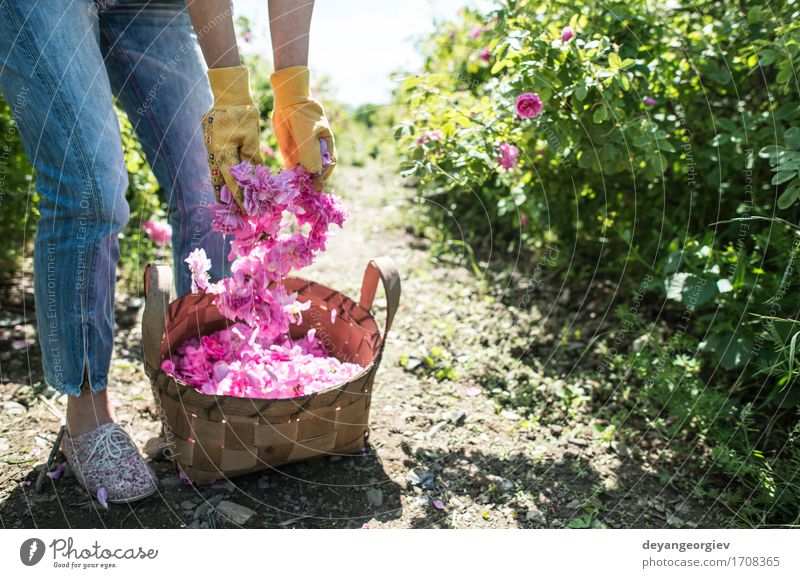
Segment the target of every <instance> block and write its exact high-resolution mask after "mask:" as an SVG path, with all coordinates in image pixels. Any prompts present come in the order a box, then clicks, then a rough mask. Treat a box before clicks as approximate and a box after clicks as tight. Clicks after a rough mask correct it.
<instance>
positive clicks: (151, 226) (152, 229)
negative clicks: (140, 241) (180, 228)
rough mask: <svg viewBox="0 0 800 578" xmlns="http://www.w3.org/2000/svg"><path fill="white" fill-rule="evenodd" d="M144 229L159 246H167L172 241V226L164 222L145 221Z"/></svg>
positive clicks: (143, 223)
mask: <svg viewBox="0 0 800 578" xmlns="http://www.w3.org/2000/svg"><path fill="white" fill-rule="evenodd" d="M142 229H143V230H144V232H145V233H147V235H148V236H149V237H150V238H151V239H153V242H154V243H156V244H157V245H166V244H167V243H169V242H170V241H171V240H172V226H171V225H170V224H169V223H165V222H164V221H152V220H151V221H143V222H142Z"/></svg>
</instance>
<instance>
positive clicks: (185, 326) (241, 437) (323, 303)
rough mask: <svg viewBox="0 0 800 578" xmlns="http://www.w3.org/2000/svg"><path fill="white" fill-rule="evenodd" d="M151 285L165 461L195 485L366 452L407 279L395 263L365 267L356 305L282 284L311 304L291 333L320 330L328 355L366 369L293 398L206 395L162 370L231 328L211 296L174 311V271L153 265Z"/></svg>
mask: <svg viewBox="0 0 800 578" xmlns="http://www.w3.org/2000/svg"><path fill="white" fill-rule="evenodd" d="M378 279H380V280H381V281H382V282H383V287H384V290H385V292H386V324H385V326H384V330H383V334H381V332H380V330H379V328H378V325H377V323H376V321H375V319H374V317H373V316H372V313H371V308H372V302H373V300H374V297H375V292H376V289H377V285H378ZM144 283H145V285H144V286H145V310H144V317H143V320H142V343H143V348H144V359H145V371H146V373H147V375H148V377H149V378H150V380H151V383H152V387H153V396H154V398H155V400H156V403H157V405H158V413H159V417H160V418H161V422H162V430H163V437H164V440H165V443H166V446H167V447H166V448H165V449H166V453H167V455H168V456H169V457H170V458H171V459H172V460H173V462H174V463H175V465H176V467H177V468H178V469H179V470H182V471H183V472H184V473H185V474H186V475H187V476H189V478H190V479H191V480H192V481H194V482H199V483H204V482H209V481H211V480H216V479H220V478H225V477H233V476H240V475H243V474H247V473H250V472H255V471H259V470H264V469H267V468H272V467H275V466H279V465H281V464H286V463H289V462H297V461H301V460H307V459H309V458H314V457H318V456H321V455H326V454H351V453H357V452H359V451H360V450H362V449H363V448H364V446H365V444H366V442H367V438H368V436H369V425H368V416H369V407H370V397H371V393H372V384H373V381H374V379H375V373H376V372H377V371H378V366H379V365H380V361H381V356H382V354H383V346H384V343H385V340H386V335H387V334H388V333H389V330H390V329H391V326H392V320H393V318H394V314H395V312H396V311H397V306H398V304H399V301H400V276H399V274H398V272H397V267H396V265H395V263H394V261H393V260H392V259H391V258H390V257H380V258H378V259H375V260H373V261H370V263H369V264H368V265H367V269H366V271H365V273H364V280H363V283H362V286H361V296H360V299H359V302H358V303H356V302H355V301H353V300H352V299H350V298H349V297H347V296H346V295H343V294H342V293H339V292H338V291H335V290H334V289H330V288H328V287H326V286H324V285H320V284H319V283H314V282H313V281H307V280H304V279H299V278H294V277H290V278H287V279H286V280H284V281H283V284H284V285H285V286H286V289H287V291H288V292H289V293H291V292H294V291H297V292H298V299H299V300H300V301H303V302H305V301H308V300H310V301H311V308H310V309H309V310H308V311H306V312H304V313H303V323H302V324H301V325H293V326H292V330H291V335H292V337H295V338H297V337H301V336H303V335H305V333H306V332H307V331H308V330H309V329H311V328H312V327H314V328H316V331H317V337H318V338H319V340H320V341H321V342H322V343H323V344H324V346H325V348H326V349H327V350H328V352H329V353H330V354H331V355H333V356H335V357H337V358H338V359H339V360H341V361H350V362H355V363H358V364H359V365H361V366H363V368H364V369H363V370H362V371H361V372H359V373H358V374H357V375H356V376H354V377H353V378H352V379H351V380H350V381H348V382H346V383H342V384H341V385H338V386H336V387H333V388H330V389H327V390H324V391H321V392H318V393H313V394H310V395H306V396H303V397H296V398H289V399H251V398H240V397H232V396H227V395H216V396H215V395H206V394H203V393H200V392H199V391H197V390H196V389H195V388H193V387H191V386H188V385H187V384H185V383H183V382H181V381H179V380H176V379H175V378H174V377H173V376H171V375H169V374H167V373H165V372H164V371H162V370H161V362H162V361H163V360H164V359H165V358H166V357H167V356H169V355H170V354H171V352H172V351H174V350H175V348H176V347H177V346H178V345H180V344H181V343H182V342H183V341H185V340H186V339H189V338H192V337H196V338H199V337H200V336H202V335H207V334H209V333H212V332H214V331H217V330H219V329H223V328H224V327H226V326H227V325H228V324H230V321H229V320H227V319H225V318H224V317H223V316H222V315H221V314H220V312H219V310H218V309H217V308H216V306H214V304H213V303H212V299H213V296H212V295H205V294H197V295H192V294H189V295H186V296H184V297H181V298H179V299H176V300H174V301H172V302H171V303H170V297H171V295H172V288H171V286H172V271H171V269H170V267H169V266H167V265H156V264H152V265H148V267H147V269H146V270H145V281H144ZM333 310H335V311H336V317H335V322H332V321H331V317H332V315H331V312H332V311H333Z"/></svg>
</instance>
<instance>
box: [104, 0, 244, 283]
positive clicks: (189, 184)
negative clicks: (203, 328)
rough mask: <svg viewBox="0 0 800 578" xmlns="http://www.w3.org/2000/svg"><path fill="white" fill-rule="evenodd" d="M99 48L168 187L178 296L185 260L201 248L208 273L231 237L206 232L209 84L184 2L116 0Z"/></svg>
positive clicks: (220, 270) (222, 268)
mask: <svg viewBox="0 0 800 578" xmlns="http://www.w3.org/2000/svg"><path fill="white" fill-rule="evenodd" d="M100 38H101V48H102V51H103V53H104V54H105V55H106V64H107V66H108V74H109V78H110V79H111V85H112V88H113V90H114V92H115V93H116V94H117V96H118V98H119V101H120V103H121V104H122V106H123V107H124V108H125V111H126V112H127V114H128V117H129V118H130V120H131V123H132V125H133V127H134V129H135V130H136V134H137V136H138V137H139V140H140V141H141V143H142V147H143V148H144V150H145V153H146V155H147V160H148V161H149V162H150V165H151V166H152V167H153V171H154V172H155V174H156V177H157V178H158V182H159V183H160V184H161V186H162V187H164V188H165V189H166V191H167V196H168V200H169V208H170V221H171V224H172V230H173V239H172V247H173V257H174V269H175V272H174V273H175V279H176V292H177V294H178V296H181V295H184V294H186V293H188V292H189V291H190V290H191V277H190V274H189V269H188V267H187V266H186V263H184V262H183V260H184V259H185V258H186V257H187V256H188V255H189V253H190V252H191V251H192V250H193V249H195V248H198V247H202V248H203V249H205V251H206V254H207V255H208V257H209V259H211V262H212V269H211V272H210V273H211V277H212V279H219V278H221V277H222V276H223V275H224V274H225V272H226V271H227V270H228V268H227V265H228V261H227V258H226V257H227V255H228V252H229V251H230V239H229V238H228V239H226V238H225V237H224V236H223V235H221V234H219V233H217V232H215V231H212V230H211V210H210V208H211V205H212V204H213V203H214V202H215V198H214V193H213V191H212V189H211V182H210V173H209V170H208V165H207V161H206V150H205V145H204V143H203V133H202V130H201V128H200V120H201V117H202V115H203V113H204V112H206V111H207V110H208V108H209V107H210V106H211V100H212V97H211V90H210V88H209V85H208V78H207V76H206V70H205V65H204V64H203V58H202V55H201V54H200V49H199V47H198V44H197V39H196V37H195V35H194V31H193V29H192V25H191V23H190V21H189V16H188V13H187V12H186V8H185V6H184V2H183V0H165V1H163V2H158V3H156V4H155V6H146V7H143V5H142V2H139V1H130V0H118V1H117V2H116V3H115V4H113V5H112V6H110V7H109V9H108V10H107V11H103V12H101V13H100Z"/></svg>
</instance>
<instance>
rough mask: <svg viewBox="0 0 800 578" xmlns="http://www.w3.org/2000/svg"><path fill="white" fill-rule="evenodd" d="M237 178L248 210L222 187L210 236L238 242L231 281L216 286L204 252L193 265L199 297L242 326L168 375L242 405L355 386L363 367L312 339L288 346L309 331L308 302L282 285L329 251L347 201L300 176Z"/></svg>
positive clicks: (243, 170) (259, 173) (177, 363)
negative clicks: (301, 329)
mask: <svg viewBox="0 0 800 578" xmlns="http://www.w3.org/2000/svg"><path fill="white" fill-rule="evenodd" d="M230 173H231V175H233V177H234V178H235V179H236V181H237V183H238V184H239V186H240V187H241V188H242V192H243V197H244V203H243V207H244V210H242V209H241V208H240V207H239V205H237V204H236V203H234V202H233V197H232V195H231V193H230V191H229V190H228V188H227V186H224V187H223V188H222V190H221V192H220V201H219V202H218V203H217V204H216V205H215V206H214V207H213V209H212V211H213V222H212V227H213V228H214V229H215V230H217V231H220V232H221V233H224V234H226V235H233V237H234V239H233V241H232V243H231V252H230V254H229V255H228V260H229V261H231V262H232V264H231V276H230V277H227V278H225V279H222V280H220V281H217V282H215V283H212V282H210V279H209V275H208V271H209V270H210V269H211V262H210V261H209V259H208V257H207V256H206V254H205V251H204V250H203V249H195V250H194V251H192V253H191V254H190V255H189V256H188V257H187V258H186V261H185V262H186V263H187V265H188V266H189V269H190V271H191V272H192V292H193V293H197V292H199V291H205V292H206V293H208V294H211V295H214V301H213V302H214V305H216V306H217V308H218V309H219V311H220V313H222V315H224V316H225V317H226V318H228V319H231V320H233V321H235V322H236V323H234V324H232V325H231V326H230V327H228V328H226V329H223V330H221V331H218V332H216V333H213V334H211V335H205V336H203V337H202V338H201V339H190V340H188V341H186V342H184V343H182V344H181V345H180V346H179V347H178V348H177V350H176V351H175V353H174V354H173V356H172V358H171V359H166V360H164V362H163V363H162V365H161V368H162V369H163V370H164V371H166V372H167V373H170V374H172V375H174V376H175V377H176V378H178V379H181V380H182V381H184V382H185V383H187V384H189V385H192V386H194V387H196V388H197V389H198V390H200V391H201V392H203V393H206V394H211V395H232V396H238V397H254V398H285V397H296V396H300V395H307V394H309V393H313V392H316V391H321V390H323V389H326V388H328V387H332V386H335V385H338V384H340V383H342V382H344V381H347V380H348V379H349V378H350V377H352V376H353V375H355V374H357V373H358V372H359V371H361V369H362V368H361V366H359V365H357V364H353V363H342V362H340V361H339V360H338V359H336V358H334V357H331V356H328V354H327V352H326V351H325V349H324V348H323V347H322V346H321V345H320V343H319V341H318V340H317V338H316V336H315V333H314V331H313V330H312V331H310V332H309V333H308V334H307V335H306V336H305V337H303V338H302V339H299V340H292V339H291V338H290V337H289V335H288V332H289V326H290V324H292V323H295V324H299V323H301V322H302V313H303V311H305V310H307V309H308V308H309V307H310V303H308V302H307V303H301V302H299V301H297V295H296V294H294V293H293V294H291V295H289V294H287V293H286V290H285V288H284V287H283V285H281V284H280V283H279V281H280V280H281V279H282V278H283V277H285V276H286V275H287V274H288V273H289V272H290V271H292V270H294V269H301V268H303V267H306V266H308V265H310V264H311V262H312V261H313V260H314V257H315V255H316V254H317V253H319V252H320V251H324V250H325V247H326V244H327V241H328V238H329V237H330V227H331V225H334V224H335V225H338V226H339V227H341V226H342V225H343V224H344V221H345V219H346V218H347V213H346V211H345V209H344V206H343V205H342V202H341V200H340V199H339V198H338V197H336V196H335V195H333V194H328V193H321V192H317V191H316V190H315V189H314V183H313V175H312V174H310V173H308V172H307V171H305V170H304V169H302V168H300V167H296V168H294V169H290V170H282V171H279V172H277V173H273V172H271V171H270V170H269V168H267V167H264V166H253V165H250V164H249V163H246V162H243V163H241V164H239V165H236V166H235V167H231V169H230Z"/></svg>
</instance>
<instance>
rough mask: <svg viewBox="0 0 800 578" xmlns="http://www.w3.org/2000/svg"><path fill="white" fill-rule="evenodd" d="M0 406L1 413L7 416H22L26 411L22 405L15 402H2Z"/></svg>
mask: <svg viewBox="0 0 800 578" xmlns="http://www.w3.org/2000/svg"><path fill="white" fill-rule="evenodd" d="M0 405H1V406H2V407H3V412H5V413H7V414H8V415H24V414H25V412H27V411H28V410H27V409H25V406H24V405H22V404H21V403H17V402H16V401H4V402H3V403H2V404H0Z"/></svg>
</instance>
